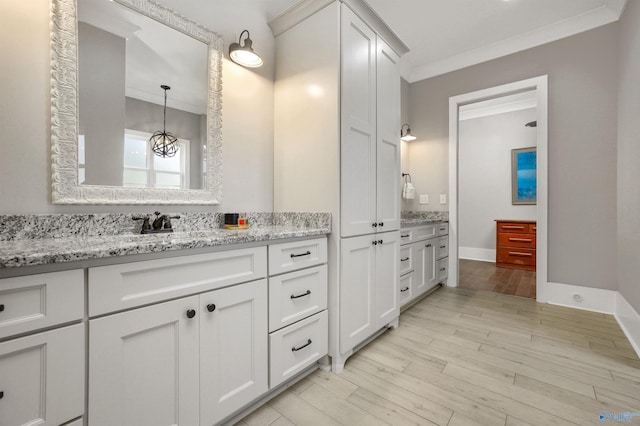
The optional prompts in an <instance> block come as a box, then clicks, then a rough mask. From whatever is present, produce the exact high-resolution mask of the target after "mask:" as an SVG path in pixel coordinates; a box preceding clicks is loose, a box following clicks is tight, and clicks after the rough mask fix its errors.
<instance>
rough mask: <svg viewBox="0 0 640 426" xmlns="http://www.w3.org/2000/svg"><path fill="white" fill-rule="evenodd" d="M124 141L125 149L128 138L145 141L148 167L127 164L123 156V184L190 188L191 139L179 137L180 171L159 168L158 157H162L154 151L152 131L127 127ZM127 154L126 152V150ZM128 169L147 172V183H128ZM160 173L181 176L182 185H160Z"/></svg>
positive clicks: (129, 185)
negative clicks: (151, 138) (151, 140)
mask: <svg viewBox="0 0 640 426" xmlns="http://www.w3.org/2000/svg"><path fill="white" fill-rule="evenodd" d="M124 133H125V134H124V142H123V144H125V150H126V141H127V139H132V140H138V141H143V142H145V143H144V146H145V147H146V160H147V162H146V167H134V166H127V165H126V163H125V159H124V156H123V159H122V162H123V172H122V180H123V185H124V186H127V187H145V188H163V189H189V188H190V182H189V158H190V157H189V147H190V141H189V140H188V139H181V138H178V145H179V148H178V153H177V154H176V156H179V171H169V170H162V169H158V168H157V165H156V164H155V161H156V159H158V160H159V159H162V158H161V157H158V156H157V155H155V154H154V153H153V151H152V150H151V144H150V143H149V138H150V137H151V136H152V135H151V133H148V132H141V131H139V130H131V129H125V132H124ZM125 155H126V152H125ZM173 158H175V157H173ZM127 171H140V172H145V174H146V185H144V186H142V185H135V184H131V183H127V182H126V180H125V175H126V172H127ZM158 174H166V175H175V176H178V177H179V181H180V186H171V185H169V186H159V185H158V183H157V181H158Z"/></svg>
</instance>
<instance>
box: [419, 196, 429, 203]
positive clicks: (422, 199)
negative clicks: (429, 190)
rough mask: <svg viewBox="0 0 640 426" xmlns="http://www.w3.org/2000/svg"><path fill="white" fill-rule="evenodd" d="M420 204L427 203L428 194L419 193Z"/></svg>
mask: <svg viewBox="0 0 640 426" xmlns="http://www.w3.org/2000/svg"><path fill="white" fill-rule="evenodd" d="M420 204H429V194H424V195H420Z"/></svg>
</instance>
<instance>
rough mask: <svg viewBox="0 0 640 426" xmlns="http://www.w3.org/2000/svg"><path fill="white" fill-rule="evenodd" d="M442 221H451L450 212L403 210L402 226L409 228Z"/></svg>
mask: <svg viewBox="0 0 640 426" xmlns="http://www.w3.org/2000/svg"><path fill="white" fill-rule="evenodd" d="M441 222H449V212H447V211H438V212H402V215H401V219H400V227H402V228H408V227H412V226H420V225H429V224H432V223H441Z"/></svg>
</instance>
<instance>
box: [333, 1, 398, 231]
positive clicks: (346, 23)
mask: <svg viewBox="0 0 640 426" xmlns="http://www.w3.org/2000/svg"><path fill="white" fill-rule="evenodd" d="M341 8H342V9H341V11H342V56H341V80H342V84H341V86H340V87H341V105H342V107H341V115H342V123H341V142H340V153H341V161H340V163H341V166H340V179H341V183H340V205H341V212H340V217H341V220H340V222H341V235H342V236H343V237H348V236H355V235H363V234H368V233H371V232H375V231H376V228H377V225H378V224H377V220H376V59H375V58H376V34H375V33H374V32H373V31H372V30H371V29H370V28H369V27H368V26H367V25H366V24H365V23H364V22H363V21H362V20H361V19H360V18H358V17H357V16H356V15H355V14H354V13H353V12H352V11H351V10H350V9H349V8H348V7H347V6H346V5H344V4H342V5H341ZM398 81H399V80H398ZM372 225H375V227H374V226H372Z"/></svg>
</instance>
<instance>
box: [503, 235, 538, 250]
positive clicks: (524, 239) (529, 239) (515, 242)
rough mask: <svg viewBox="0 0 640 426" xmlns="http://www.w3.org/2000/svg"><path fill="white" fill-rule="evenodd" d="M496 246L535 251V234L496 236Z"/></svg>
mask: <svg viewBox="0 0 640 426" xmlns="http://www.w3.org/2000/svg"><path fill="white" fill-rule="evenodd" d="M498 246H504V247H524V248H530V249H535V248H536V236H535V234H498Z"/></svg>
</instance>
